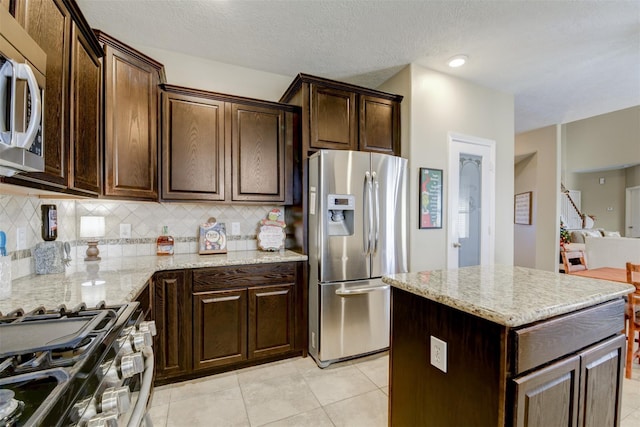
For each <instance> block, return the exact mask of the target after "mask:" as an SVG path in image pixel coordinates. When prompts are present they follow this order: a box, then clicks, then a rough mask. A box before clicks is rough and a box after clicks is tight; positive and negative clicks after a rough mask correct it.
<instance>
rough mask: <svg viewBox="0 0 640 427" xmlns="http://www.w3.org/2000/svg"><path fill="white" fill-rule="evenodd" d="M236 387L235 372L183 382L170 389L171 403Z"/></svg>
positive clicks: (236, 377) (236, 378)
mask: <svg viewBox="0 0 640 427" xmlns="http://www.w3.org/2000/svg"><path fill="white" fill-rule="evenodd" d="M237 387H238V376H237V374H236V373H235V372H225V373H222V374H218V375H212V376H209V377H204V378H199V379H197V380H191V381H184V382H181V383H177V384H174V385H173V386H172V387H171V402H176V401H178V400H182V399H189V398H192V397H193V396H198V395H206V394H209V393H213V392H216V391H221V390H227V389H230V388H237Z"/></svg>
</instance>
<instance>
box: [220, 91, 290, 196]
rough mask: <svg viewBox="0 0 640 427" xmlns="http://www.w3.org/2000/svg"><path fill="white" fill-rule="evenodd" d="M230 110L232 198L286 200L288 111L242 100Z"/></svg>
mask: <svg viewBox="0 0 640 427" xmlns="http://www.w3.org/2000/svg"><path fill="white" fill-rule="evenodd" d="M231 111H232V116H231V117H232V118H231V158H232V165H231V175H232V178H231V182H232V194H233V196H232V200H239V201H272V202H283V203H284V202H285V171H286V164H285V162H286V159H285V152H286V149H287V146H286V140H285V127H286V126H285V112H284V111H283V110H278V109H275V108H262V107H255V106H250V105H242V104H233V105H232V107H231ZM288 163H289V164H290V163H291V161H290V160H289V162H288Z"/></svg>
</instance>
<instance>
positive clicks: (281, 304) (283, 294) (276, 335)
mask: <svg viewBox="0 0 640 427" xmlns="http://www.w3.org/2000/svg"><path fill="white" fill-rule="evenodd" d="M248 292H249V316H248V319H249V340H248V341H249V343H248V344H249V349H248V351H249V353H248V357H249V358H251V359H254V358H258V357H266V356H271V355H274V354H280V353H287V352H290V351H292V350H293V349H294V330H295V323H294V322H295V318H294V311H295V307H294V303H295V285H294V284H290V285H283V286H265V287H259V288H251V289H249V290H248Z"/></svg>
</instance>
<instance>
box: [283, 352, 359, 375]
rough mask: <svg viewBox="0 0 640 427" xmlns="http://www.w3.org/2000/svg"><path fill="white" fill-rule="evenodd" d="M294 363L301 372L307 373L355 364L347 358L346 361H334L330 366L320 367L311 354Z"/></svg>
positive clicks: (332, 369)
mask: <svg viewBox="0 0 640 427" xmlns="http://www.w3.org/2000/svg"><path fill="white" fill-rule="evenodd" d="M294 364H295V365H296V367H297V368H298V371H299V372H300V373H301V374H303V375H306V374H309V373H314V372H327V371H334V370H336V369H342V368H344V367H346V366H351V365H352V364H353V361H351V360H345V361H344V362H337V363H332V364H331V365H329V366H328V367H326V368H324V369H321V368H319V367H318V365H317V364H316V362H315V361H314V360H313V358H312V357H311V356H308V357H305V358H299V359H297V360H295V361H294Z"/></svg>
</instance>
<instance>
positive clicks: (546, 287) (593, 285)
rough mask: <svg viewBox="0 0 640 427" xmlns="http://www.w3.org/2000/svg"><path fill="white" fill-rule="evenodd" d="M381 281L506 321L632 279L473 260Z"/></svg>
mask: <svg viewBox="0 0 640 427" xmlns="http://www.w3.org/2000/svg"><path fill="white" fill-rule="evenodd" d="M382 281H383V282H384V283H387V284H389V285H391V286H393V287H395V288H398V289H402V290H405V291H407V292H410V293H412V294H414V295H417V296H420V297H423V298H427V299H429V300H432V301H435V302H438V303H441V304H444V305H446V306H449V307H452V308H455V309H458V310H461V311H463V312H466V313H469V314H472V315H475V316H477V317H480V318H483V319H486V320H490V321H492V322H495V323H498V324H500V325H503V326H507V327H519V326H523V325H526V324H530V323H534V322H537V321H540V320H545V319H548V318H551V317H554V316H558V315H561V314H566V313H570V312H573V311H577V310H580V309H583V308H587V307H591V306H594V305H597V304H600V303H603V302H606V301H610V300H613V299H616V298H622V297H623V296H625V295H627V294H629V293H631V292H633V290H634V289H635V288H634V287H633V286H632V285H629V284H624V283H617V282H610V281H606V280H597V279H589V278H584V277H576V276H571V275H567V274H560V273H552V272H548V271H542V270H534V269H529V268H524V267H513V266H501V265H493V266H475V267H464V268H460V269H453V270H433V271H423V272H418V273H402V274H394V275H389V276H384V277H383V278H382Z"/></svg>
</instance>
